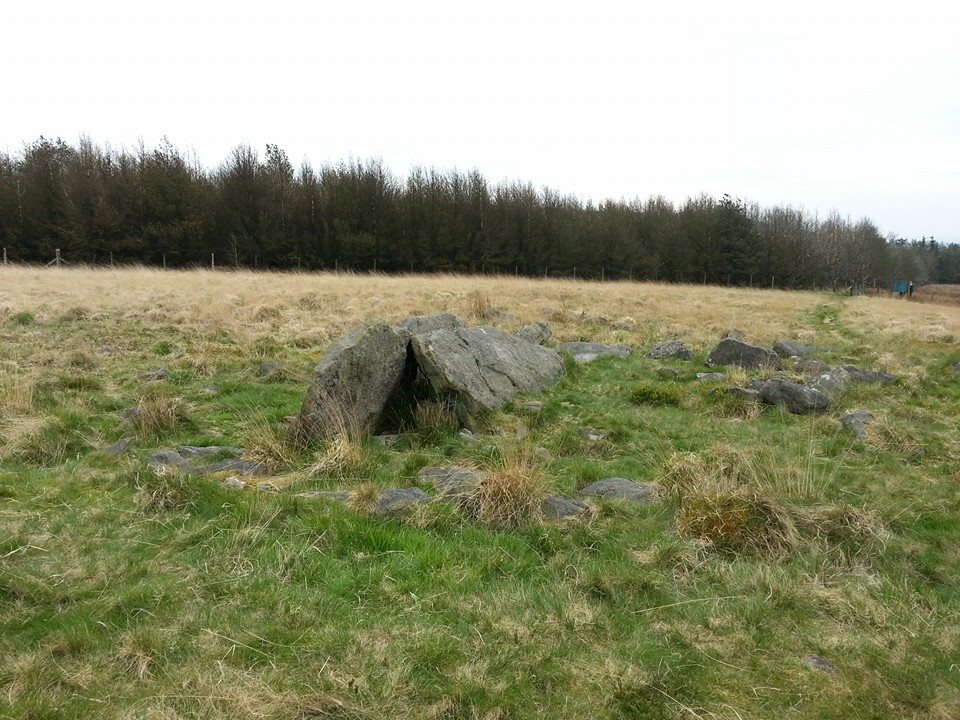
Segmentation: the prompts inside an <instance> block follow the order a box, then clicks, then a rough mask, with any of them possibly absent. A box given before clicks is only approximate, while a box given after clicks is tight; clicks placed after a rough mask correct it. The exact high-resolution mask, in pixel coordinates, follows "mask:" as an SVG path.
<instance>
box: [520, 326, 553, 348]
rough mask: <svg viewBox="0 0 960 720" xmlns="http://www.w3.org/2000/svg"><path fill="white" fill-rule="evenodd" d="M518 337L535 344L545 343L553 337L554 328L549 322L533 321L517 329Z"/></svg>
mask: <svg viewBox="0 0 960 720" xmlns="http://www.w3.org/2000/svg"><path fill="white" fill-rule="evenodd" d="M517 337H518V338H520V339H521V340H526V341H527V342H531V343H533V344H534V345H543V344H544V343H545V342H546V341H547V340H549V339H550V338H551V337H553V328H552V327H550V323H548V322H538V323H531V324H529V325H524V326H523V327H522V328H520V329H519V330H517Z"/></svg>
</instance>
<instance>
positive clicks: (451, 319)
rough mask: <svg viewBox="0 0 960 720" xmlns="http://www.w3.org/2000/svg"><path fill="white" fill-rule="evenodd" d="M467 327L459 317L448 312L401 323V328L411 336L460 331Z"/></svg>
mask: <svg viewBox="0 0 960 720" xmlns="http://www.w3.org/2000/svg"><path fill="white" fill-rule="evenodd" d="M466 326H467V324H466V323H465V322H464V321H463V319H462V318H461V317H460V316H459V315H454V314H453V313H448V312H443V313H436V314H434V315H416V316H414V317H412V318H407V319H406V320H404V321H403V322H402V323H400V327H401V328H403V329H404V330H406V331H407V332H409V333H410V334H411V335H425V334H427V333H431V332H434V331H435V330H458V329H460V328H463V327H466Z"/></svg>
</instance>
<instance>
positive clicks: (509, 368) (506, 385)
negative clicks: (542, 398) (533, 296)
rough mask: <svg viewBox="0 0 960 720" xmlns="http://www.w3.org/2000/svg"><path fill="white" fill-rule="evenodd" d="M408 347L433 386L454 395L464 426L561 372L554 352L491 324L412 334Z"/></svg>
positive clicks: (553, 379) (541, 386)
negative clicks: (492, 326) (425, 333)
mask: <svg viewBox="0 0 960 720" xmlns="http://www.w3.org/2000/svg"><path fill="white" fill-rule="evenodd" d="M411 347H412V348H413V354H414V357H415V358H416V361H417V365H418V366H419V367H420V371H421V372H422V373H423V375H424V376H425V377H426V378H427V381H428V382H429V383H430V385H431V387H432V388H433V390H434V391H435V392H437V393H438V394H440V395H445V396H450V397H452V398H453V399H454V401H455V405H456V407H457V411H458V414H459V416H460V420H461V422H463V423H464V424H466V425H472V424H474V422H475V421H476V420H477V419H478V418H479V417H480V416H481V415H482V414H484V413H487V412H489V411H492V410H496V409H497V408H499V407H501V406H503V405H504V404H505V403H507V402H509V401H510V400H512V399H513V398H514V397H516V396H517V395H518V394H520V393H534V392H541V391H543V390H546V389H547V388H548V387H550V386H551V385H553V384H554V383H555V382H557V380H559V379H560V378H561V377H562V376H563V361H562V360H561V359H560V355H559V354H557V352H556V351H554V350H551V349H550V348H545V347H542V346H540V345H534V344H533V343H529V342H527V341H525V340H521V339H520V338H518V337H516V336H514V335H509V334H507V333H505V332H504V331H503V330H499V329H497V328H491V327H478V328H469V329H467V328H465V329H460V330H439V331H437V332H433V333H430V334H429V335H415V336H414V337H413V338H412V340H411Z"/></svg>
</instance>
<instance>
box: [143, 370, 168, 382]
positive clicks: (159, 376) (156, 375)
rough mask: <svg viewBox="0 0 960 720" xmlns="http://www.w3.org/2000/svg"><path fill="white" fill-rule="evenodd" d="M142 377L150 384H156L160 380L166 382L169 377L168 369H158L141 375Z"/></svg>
mask: <svg viewBox="0 0 960 720" xmlns="http://www.w3.org/2000/svg"><path fill="white" fill-rule="evenodd" d="M140 377H141V378H142V379H143V380H147V381H148V382H156V381H158V380H164V379H165V378H166V377H167V369H166V368H157V369H156V370H150V371H149V372H145V373H140Z"/></svg>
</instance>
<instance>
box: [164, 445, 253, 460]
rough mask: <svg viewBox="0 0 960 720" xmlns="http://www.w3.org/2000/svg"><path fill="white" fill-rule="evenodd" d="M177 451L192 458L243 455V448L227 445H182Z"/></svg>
mask: <svg viewBox="0 0 960 720" xmlns="http://www.w3.org/2000/svg"><path fill="white" fill-rule="evenodd" d="M177 452H178V453H180V455H181V456H182V457H185V458H188V459H190V460H195V459H197V458H208V457H214V456H216V455H233V456H234V457H236V456H239V455H243V448H239V447H229V446H226V445H208V446H204V447H195V446H193V445H182V446H181V447H179V448H177Z"/></svg>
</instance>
